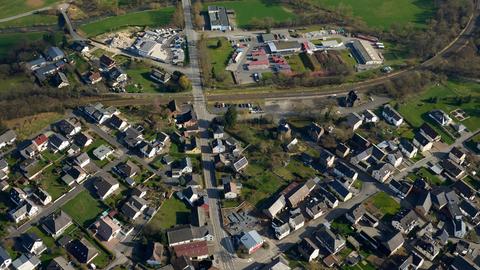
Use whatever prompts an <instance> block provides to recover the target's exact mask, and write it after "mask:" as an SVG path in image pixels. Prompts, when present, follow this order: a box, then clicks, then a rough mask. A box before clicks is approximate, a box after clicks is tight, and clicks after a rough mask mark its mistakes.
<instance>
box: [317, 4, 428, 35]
mask: <svg viewBox="0 0 480 270" xmlns="http://www.w3.org/2000/svg"><path fill="white" fill-rule="evenodd" d="M313 1H314V3H317V4H318V5H319V6H321V7H326V8H330V9H335V8H337V7H338V6H340V5H343V6H346V7H347V8H348V7H350V8H351V10H352V13H353V15H354V16H357V17H360V18H362V19H363V20H364V21H365V22H366V23H367V25H368V26H371V27H376V28H388V27H389V26H391V25H392V24H394V23H395V24H408V23H414V24H418V25H423V24H424V23H426V21H427V20H428V18H429V17H430V16H431V14H432V12H433V1H431V0H313Z"/></svg>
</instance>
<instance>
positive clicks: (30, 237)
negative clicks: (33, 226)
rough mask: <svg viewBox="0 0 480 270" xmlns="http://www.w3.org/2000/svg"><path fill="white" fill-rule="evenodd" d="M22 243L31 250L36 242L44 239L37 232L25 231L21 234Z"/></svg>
mask: <svg viewBox="0 0 480 270" xmlns="http://www.w3.org/2000/svg"><path fill="white" fill-rule="evenodd" d="M20 240H21V241H22V245H23V246H24V247H25V248H27V250H28V251H30V250H31V249H32V248H33V245H34V244H35V243H36V242H42V239H41V238H40V237H38V235H37V234H35V233H24V234H22V235H21V236H20Z"/></svg>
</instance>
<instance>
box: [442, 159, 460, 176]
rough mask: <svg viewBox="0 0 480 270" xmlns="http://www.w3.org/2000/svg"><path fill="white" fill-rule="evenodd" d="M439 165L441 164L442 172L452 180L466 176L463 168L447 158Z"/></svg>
mask: <svg viewBox="0 0 480 270" xmlns="http://www.w3.org/2000/svg"><path fill="white" fill-rule="evenodd" d="M440 166H442V168H443V172H444V173H445V174H446V175H447V176H448V177H450V178H451V179H453V180H454V181H456V180H459V179H462V178H464V177H465V176H466V172H465V169H464V168H463V167H462V166H460V165H459V164H457V163H454V162H452V161H451V160H449V159H444V160H443V161H442V162H441V164H440Z"/></svg>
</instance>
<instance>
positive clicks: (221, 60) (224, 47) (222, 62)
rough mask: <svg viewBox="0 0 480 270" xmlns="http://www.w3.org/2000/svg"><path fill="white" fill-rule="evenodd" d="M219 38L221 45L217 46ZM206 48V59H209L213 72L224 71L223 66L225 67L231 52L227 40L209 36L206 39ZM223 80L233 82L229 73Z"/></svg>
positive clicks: (231, 49)
mask: <svg viewBox="0 0 480 270" xmlns="http://www.w3.org/2000/svg"><path fill="white" fill-rule="evenodd" d="M219 40H220V41H221V46H220V47H217V44H218V41H219ZM207 48H208V59H210V63H211V64H212V67H213V68H214V69H215V72H222V71H223V72H226V71H225V68H226V67H227V63H228V59H229V58H230V55H232V53H233V48H232V46H230V42H228V40H227V39H226V38H210V39H208V40H207ZM225 82H226V83H230V84H233V79H232V76H230V74H227V76H226V79H225Z"/></svg>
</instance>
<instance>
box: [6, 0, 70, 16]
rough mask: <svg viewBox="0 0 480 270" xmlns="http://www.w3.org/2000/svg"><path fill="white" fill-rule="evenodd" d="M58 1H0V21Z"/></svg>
mask: <svg viewBox="0 0 480 270" xmlns="http://www.w3.org/2000/svg"><path fill="white" fill-rule="evenodd" d="M57 2H60V1H59V0H37V1H35V0H27V1H25V0H21V1H20V0H0V19H3V18H8V17H10V16H14V15H18V14H21V13H24V12H28V11H32V10H35V9H39V8H43V7H46V6H49V5H52V4H55V3H57Z"/></svg>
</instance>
